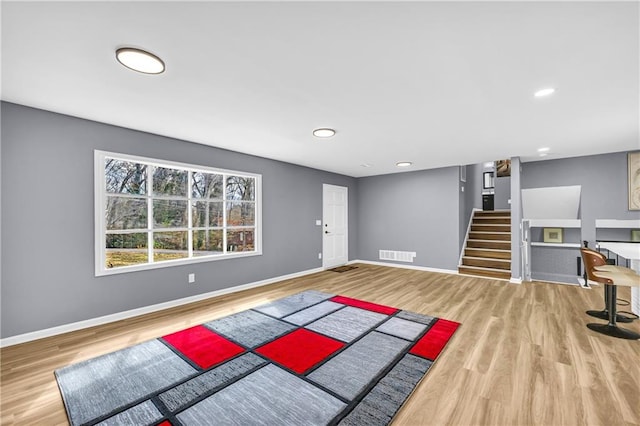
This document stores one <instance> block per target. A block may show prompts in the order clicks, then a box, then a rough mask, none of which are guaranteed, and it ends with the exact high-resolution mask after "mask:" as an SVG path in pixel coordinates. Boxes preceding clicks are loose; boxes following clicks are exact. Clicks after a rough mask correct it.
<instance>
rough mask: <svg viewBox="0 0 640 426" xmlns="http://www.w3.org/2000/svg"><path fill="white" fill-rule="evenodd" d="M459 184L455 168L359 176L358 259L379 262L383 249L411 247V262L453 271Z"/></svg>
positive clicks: (457, 250)
mask: <svg viewBox="0 0 640 426" xmlns="http://www.w3.org/2000/svg"><path fill="white" fill-rule="evenodd" d="M459 184H460V182H459V169H458V167H446V168H441V169H433V170H423V171H416V172H406V173H398V174H392V175H382V176H373V177H366V178H360V179H358V196H357V199H356V202H357V204H358V220H357V226H358V249H357V250H358V251H357V254H358V259H361V260H371V261H378V260H379V257H378V250H381V249H384V250H399V251H415V252H416V253H417V256H416V258H415V259H414V263H412V264H410V265H415V266H427V267H432V268H441V269H450V270H455V269H456V268H457V266H458V256H459V254H460V252H459V249H460V244H459V241H460V239H459V232H460V223H459V216H460V205H459V204H460V202H459V195H458V191H459ZM399 263H402V262H399ZM403 264H407V263H403Z"/></svg>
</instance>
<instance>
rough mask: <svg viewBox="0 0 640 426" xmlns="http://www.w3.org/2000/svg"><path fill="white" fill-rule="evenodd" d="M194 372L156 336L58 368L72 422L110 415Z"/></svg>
mask: <svg viewBox="0 0 640 426" xmlns="http://www.w3.org/2000/svg"><path fill="white" fill-rule="evenodd" d="M194 373H196V370H195V369H194V368H193V367H191V366H190V365H189V364H188V363H187V362H185V361H184V360H182V359H181V358H180V357H179V356H178V355H176V354H175V353H173V352H172V351H171V350H170V349H169V348H167V347H166V346H165V345H163V344H162V343H160V342H159V341H157V340H151V341H149V342H145V343H141V344H139V345H135V346H131V347H129V348H126V349H123V350H120V351H117V352H112V353H110V354H107V355H103V356H100V357H97V358H93V359H90V360H87V361H84V362H80V363H78V364H74V365H71V366H68V367H64V368H61V369H59V370H56V372H55V374H56V377H57V379H58V386H59V387H60V390H61V393H62V395H63V396H64V400H65V405H66V407H67V413H68V415H69V421H70V423H71V424H72V425H79V424H82V423H85V422H88V421H91V420H94V419H96V418H98V417H101V416H104V415H107V414H109V413H111V412H113V411H114V410H116V409H117V408H120V407H123V406H125V405H128V404H130V403H132V402H134V401H136V400H139V399H140V398H142V397H145V396H147V395H149V394H151V393H153V392H157V391H158V390H160V389H162V388H165V387H167V386H169V385H171V384H174V383H176V382H179V381H181V380H184V379H186V378H187V377H189V376H191V375H192V374H194Z"/></svg>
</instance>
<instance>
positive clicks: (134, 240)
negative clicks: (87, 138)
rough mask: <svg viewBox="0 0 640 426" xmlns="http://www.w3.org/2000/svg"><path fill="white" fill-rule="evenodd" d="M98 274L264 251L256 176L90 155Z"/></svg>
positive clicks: (144, 160)
mask: <svg viewBox="0 0 640 426" xmlns="http://www.w3.org/2000/svg"><path fill="white" fill-rule="evenodd" d="M95 185H96V189H95V193H96V200H95V202H96V275H106V274H112V273H119V272H128V271H137V270H142V269H150V268H157V267H164V266H171V265H177V264H184V263H190V262H202V261H209V260H218V259H226V258H230V257H239V256H253V255H259V254H261V246H260V236H261V229H260V225H261V215H260V207H261V206H260V200H261V198H260V185H261V176H260V175H256V174H251V173H244V172H234V171H229V170H218V169H212V168H208V167H201V166H195V165H188V164H180V163H172V162H167V161H162V160H154V159H149V158H141V157H133V156H129V155H124V154H113V153H109V152H103V151H96V152H95Z"/></svg>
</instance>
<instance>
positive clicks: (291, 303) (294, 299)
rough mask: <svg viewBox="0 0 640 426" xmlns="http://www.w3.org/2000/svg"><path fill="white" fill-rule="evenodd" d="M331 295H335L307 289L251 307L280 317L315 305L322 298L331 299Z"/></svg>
mask: <svg viewBox="0 0 640 426" xmlns="http://www.w3.org/2000/svg"><path fill="white" fill-rule="evenodd" d="M333 296H335V294H329V293H323V292H321V291H316V290H308V291H303V292H302V293H298V294H294V295H292V296H288V297H285V298H283V299H279V300H276V301H274V302H271V303H267V304H264V305H260V306H258V307H255V308H253V309H254V310H256V311H260V312H263V313H265V314H267V315H271V316H273V317H276V318H282V317H284V316H287V315H290V314H292V313H294V312H296V311H300V310H302V309H304V308H307V307H309V306H312V305H315V304H316V303H320V302H322V301H323V300H327V299H331V298H332V297H333Z"/></svg>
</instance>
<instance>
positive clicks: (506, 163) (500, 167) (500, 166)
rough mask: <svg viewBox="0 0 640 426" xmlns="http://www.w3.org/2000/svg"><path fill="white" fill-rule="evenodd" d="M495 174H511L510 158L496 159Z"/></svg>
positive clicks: (503, 175)
mask: <svg viewBox="0 0 640 426" xmlns="http://www.w3.org/2000/svg"><path fill="white" fill-rule="evenodd" d="M496 176H497V177H505V176H511V160H498V161H496Z"/></svg>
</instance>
